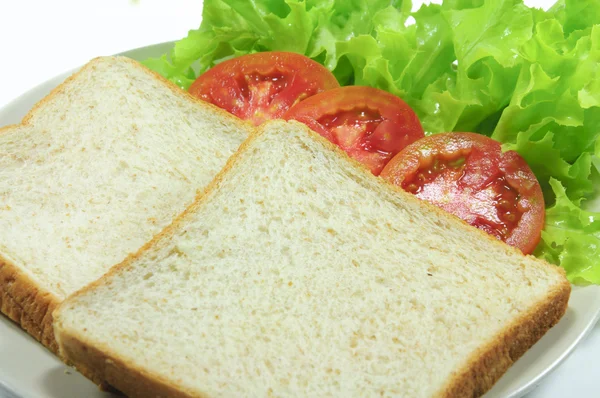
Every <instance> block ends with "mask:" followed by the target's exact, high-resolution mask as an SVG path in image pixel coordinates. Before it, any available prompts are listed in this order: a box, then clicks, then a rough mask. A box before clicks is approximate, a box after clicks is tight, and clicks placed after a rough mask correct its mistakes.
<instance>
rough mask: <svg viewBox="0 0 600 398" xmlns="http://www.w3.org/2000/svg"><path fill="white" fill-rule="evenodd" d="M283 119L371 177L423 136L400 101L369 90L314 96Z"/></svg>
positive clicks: (355, 88)
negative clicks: (310, 132) (307, 129)
mask: <svg viewBox="0 0 600 398" xmlns="http://www.w3.org/2000/svg"><path fill="white" fill-rule="evenodd" d="M283 117H284V118H285V119H287V120H291V119H294V120H298V121H300V122H302V123H304V124H306V125H307V126H308V127H310V128H311V129H312V130H314V131H315V132H317V133H319V134H320V135H322V136H323V137H325V138H327V139H328V140H329V141H331V142H333V143H334V144H336V145H337V146H339V147H340V148H341V149H343V150H344V151H345V152H346V153H347V154H348V155H349V156H350V157H352V158H354V159H356V160H358V161H359V162H361V163H363V164H364V165H365V166H367V167H368V168H369V169H370V170H371V172H372V173H373V174H375V175H379V173H380V172H381V170H382V169H383V167H384V166H385V165H386V163H387V162H388V161H389V160H390V159H391V158H392V157H393V156H394V155H395V154H396V153H398V152H399V151H400V150H402V149H403V148H404V147H405V146H406V145H408V144H410V143H412V142H414V141H416V140H417V139H419V138H421V137H423V136H424V133H423V128H422V127H421V124H420V122H419V119H418V118H417V116H416V114H415V113H414V112H413V111H412V109H411V108H410V107H409V106H408V105H407V104H406V103H405V102H404V101H402V100H401V99H400V98H398V97H396V96H394V95H392V94H390V93H387V92H385V91H383V90H379V89H375V88H371V87H361V86H348V87H341V88H338V89H334V90H329V91H326V92H323V93H320V94H317V95H315V96H313V97H311V98H308V99H306V100H304V101H303V102H301V103H299V104H298V105H295V106H294V107H292V108H290V110H289V111H288V112H286V114H285V115H284V116H283Z"/></svg>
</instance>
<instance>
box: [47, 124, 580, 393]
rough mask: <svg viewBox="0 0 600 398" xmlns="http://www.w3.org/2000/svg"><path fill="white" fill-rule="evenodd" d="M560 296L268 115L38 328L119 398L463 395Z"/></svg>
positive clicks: (523, 346) (514, 352) (504, 256)
mask: <svg viewBox="0 0 600 398" xmlns="http://www.w3.org/2000/svg"><path fill="white" fill-rule="evenodd" d="M569 295H570V284H569V283H568V281H567V280H566V278H565V275H564V272H563V271H562V270H560V269H559V268H557V267H555V266H552V265H549V264H547V263H545V262H543V261H540V260H537V259H535V258H534V257H530V256H523V255H522V254H521V253H520V252H519V251H518V250H515V249H513V248H511V247H509V246H507V245H505V244H503V243H501V242H499V241H497V240H495V239H493V238H490V237H489V236H488V235H486V234H485V233H483V232H481V231H479V230H478V229H475V228H473V227H471V226H468V225H467V224H465V223H463V222H462V221H460V220H459V219H457V218H455V217H454V216H451V215H448V214H446V213H444V212H442V211H441V210H439V209H437V208H435V207H433V206H431V205H429V204H426V203H424V202H421V201H419V200H418V199H416V198H415V197H413V196H412V195H410V194H407V193H405V192H403V191H401V190H399V189H398V188H396V187H394V186H392V185H390V184H388V183H386V182H385V181H384V180H383V179H380V178H377V177H374V176H372V174H371V173H370V172H368V170H366V169H365V168H364V167H362V166H359V165H358V164H357V163H355V162H354V161H352V160H350V159H349V158H348V157H347V156H346V155H345V153H343V152H341V151H340V150H339V149H337V147H335V146H333V145H332V144H330V143H329V142H328V141H326V140H325V139H323V138H321V137H320V136H318V135H316V134H315V133H312V132H311V131H310V130H308V129H307V128H306V127H304V126H303V125H301V124H298V123H296V122H289V123H286V122H282V121H273V122H269V123H267V124H265V125H263V127H262V128H261V130H260V131H258V132H257V133H255V134H254V135H252V136H251V138H249V139H248V140H247V141H246V142H245V143H244V144H243V145H242V147H241V149H240V150H239V151H238V152H237V153H236V154H235V155H234V156H232V158H231V159H230V160H229V162H228V164H227V166H226V167H225V169H224V170H223V171H222V172H221V173H220V174H219V175H218V176H217V177H216V179H215V180H214V181H213V182H212V183H211V185H210V186H209V187H208V189H207V191H206V192H205V194H204V195H202V196H199V198H198V199H197V201H196V202H195V203H194V204H193V205H192V206H190V208H188V209H187V210H186V211H185V212H184V213H183V214H182V215H181V216H180V217H178V218H177V219H176V220H175V222H174V223H173V224H172V225H171V226H169V227H168V228H166V229H165V230H164V231H163V232H162V233H161V234H160V235H158V236H157V237H155V238H154V239H153V241H151V242H149V243H148V244H147V245H146V246H145V247H144V248H142V249H141V250H140V251H139V252H138V253H137V254H136V255H134V256H131V257H129V258H128V259H127V260H126V261H124V262H123V263H122V264H120V265H119V266H117V267H114V268H113V269H112V270H111V271H110V272H109V273H108V274H107V275H106V276H105V277H103V278H102V279H100V280H99V281H96V282H94V283H93V284H91V285H90V286H88V287H86V288H84V289H83V290H82V291H80V292H78V293H76V294H75V295H73V296H71V297H70V298H69V299H68V300H66V301H65V302H64V303H63V304H62V305H61V306H60V307H59V308H58V309H57V310H56V311H55V313H54V320H55V322H54V328H55V335H56V338H57V341H58V344H59V347H60V351H61V353H62V354H63V355H64V356H65V357H66V358H68V359H69V360H70V361H71V362H72V363H74V364H75V365H76V366H77V368H78V369H80V370H83V371H84V373H86V374H87V375H88V376H89V377H90V378H91V379H92V380H94V381H95V382H102V381H106V382H108V383H109V384H110V385H112V386H114V387H116V388H117V389H119V390H121V391H122V392H124V393H125V394H126V395H128V396H130V397H201V396H202V397H213V396H215V397H216V396H229V397H243V396H260V397H266V396H278V397H281V396H304V397H316V396H319V397H320V396H339V397H350V396H361V397H362V396H410V397H431V396H465V397H471V396H479V395H481V394H483V393H484V392H485V391H486V390H488V389H489V388H490V387H491V386H492V385H493V384H494V382H495V381H496V380H497V379H498V378H499V377H500V376H501V375H502V374H503V373H504V372H505V371H506V370H507V368H508V367H509V366H510V365H511V364H512V363H513V362H514V361H515V360H516V359H517V358H518V357H520V356H521V355H522V354H523V353H524V352H525V351H526V350H527V349H528V348H529V347H530V346H531V345H532V344H533V343H535V342H536V341H537V340H538V339H539V338H540V337H541V336H542V335H543V334H544V333H545V332H546V331H547V330H548V329H549V328H550V327H551V326H553V325H554V324H555V323H556V322H558V320H559V319H560V318H561V316H562V315H563V314H564V312H565V310H566V307H567V302H568V299H569Z"/></svg>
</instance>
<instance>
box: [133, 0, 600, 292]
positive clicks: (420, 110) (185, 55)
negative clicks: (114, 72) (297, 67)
mask: <svg viewBox="0 0 600 398" xmlns="http://www.w3.org/2000/svg"><path fill="white" fill-rule="evenodd" d="M268 50H283V51H294V52H298V53H302V54H305V55H307V56H309V57H311V58H313V59H315V60H316V61H318V62H320V63H322V64H323V65H325V66H326V67H327V68H328V69H330V70H331V71H332V72H333V73H334V75H335V76H336V78H337V79H338V80H339V82H340V83H341V84H342V85H347V84H360V85H369V86H374V87H378V88H381V89H384V90H387V91H389V92H391V93H393V94H395V95H398V96H399V97H401V98H403V99H404V100H405V101H406V102H407V103H409V104H410V105H411V106H412V107H413V109H414V110H415V111H416V112H417V114H418V115H419V118H420V120H421V123H422V124H423V127H424V129H425V131H426V133H427V134H436V133H439V132H444V131H474V132H478V133H481V134H486V135H489V136H491V137H493V138H494V139H496V140H498V141H500V142H501V143H502V144H503V148H504V149H505V150H515V151H517V152H519V153H520V154H521V155H522V156H523V157H524V158H525V159H526V160H527V162H528V164H529V165H530V167H531V168H532V170H533V171H534V173H535V174H536V176H537V178H538V180H539V181H540V184H541V185H542V189H543V191H544V198H545V200H546V203H547V222H546V226H545V229H544V231H543V236H542V241H541V243H540V245H539V247H538V248H537V250H536V254H537V255H538V256H540V257H542V258H545V259H547V260H549V261H551V262H553V263H555V264H559V265H560V266H562V267H563V268H565V269H566V270H567V275H568V277H569V279H570V280H571V281H573V282H575V283H596V284H600V260H598V259H599V258H600V256H599V254H600V253H598V252H597V251H598V250H600V249H597V248H598V247H600V246H599V245H598V242H597V240H598V239H599V236H600V235H599V232H598V221H597V220H598V213H593V212H591V211H589V210H586V209H584V206H587V205H589V204H590V203H592V202H594V203H600V200H597V199H599V198H600V189H599V186H600V185H599V184H600V183H599V182H598V181H595V182H593V181H592V177H593V176H594V175H596V176H600V173H599V171H600V1H598V0H558V1H557V2H556V4H555V5H554V6H553V7H551V8H550V9H549V10H547V11H544V10H541V9H535V8H529V7H527V6H526V5H525V4H524V3H523V1H522V0H485V1H484V0H444V1H443V2H442V4H440V5H437V4H431V5H424V6H421V7H420V8H419V9H418V10H416V11H412V2H411V1H410V0H350V1H348V0H253V1H250V2H249V1H242V0H205V1H204V9H203V14H202V23H201V25H200V27H199V28H198V29H195V30H191V31H189V34H188V36H187V37H185V38H183V39H181V40H179V41H178V42H176V43H175V45H174V48H173V50H172V51H171V52H170V53H169V54H165V55H164V56H163V57H161V58H157V59H148V60H146V61H145V62H144V63H145V64H146V65H147V66H148V67H150V68H151V69H154V70H156V71H157V72H159V73H160V74H162V75H163V76H165V77H166V78H168V79H170V80H171V81H173V82H175V83H176V84H178V85H179V86H180V87H182V88H183V89H187V88H188V87H189V86H190V84H191V83H192V82H193V81H194V79H195V78H196V77H197V76H198V75H199V74H201V73H203V72H204V71H206V70H207V69H208V68H211V67H212V66H214V65H215V64H217V63H219V62H221V61H223V60H225V59H228V58H231V57H235V56H239V55H243V54H249V53H253V52H259V51H268ZM598 179H599V180H600V177H598ZM598 207H599V208H600V205H599V206H598Z"/></svg>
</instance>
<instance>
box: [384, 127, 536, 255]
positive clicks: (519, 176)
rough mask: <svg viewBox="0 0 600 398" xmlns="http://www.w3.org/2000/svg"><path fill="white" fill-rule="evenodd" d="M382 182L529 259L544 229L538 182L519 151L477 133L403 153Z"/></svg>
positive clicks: (445, 137) (442, 137) (432, 139)
mask: <svg viewBox="0 0 600 398" xmlns="http://www.w3.org/2000/svg"><path fill="white" fill-rule="evenodd" d="M381 177H383V178H385V179H386V180H388V181H390V182H392V183H393V184H396V185H398V186H400V187H402V188H403V189H404V190H405V191H408V192H411V193H413V194H414V195H416V196H417V197H418V198H420V199H423V200H426V201H428V202H431V203H433V204H435V205H437V206H439V207H441V208H442V209H444V210H446V211H448V212H450V213H452V214H454V215H456V216H458V217H460V218H462V219H463V220H465V221H466V222H467V223H469V224H471V225H473V226H475V227H477V228H479V229H482V230H484V231H486V232H488V233H489V234H491V235H493V236H495V237H497V238H498V239H500V240H503V241H504V242H506V243H508V244H509V245H511V246H515V247H518V248H519V249H521V251H522V252H523V253H525V254H529V253H531V252H532V251H533V250H534V249H535V247H536V245H537V244H538V242H539V240H540V237H541V230H542V228H543V227H544V218H545V212H544V197H543V195H542V189H541V187H540V184H539V182H538V181H537V179H536V178H535V175H534V174H533V172H532V171H531V169H530V168H529V166H528V165H527V163H526V162H525V160H524V159H523V158H522V157H521V156H520V155H519V154H518V153H516V152H514V151H507V152H504V153H503V152H502V149H501V146H500V143H499V142H497V141H495V140H493V139H491V138H488V137H486V136H483V135H480V134H475V133H444V134H436V135H432V136H429V137H426V138H423V139H421V140H419V141H417V142H415V143H413V144H412V145H409V146H407V147H406V148H404V150H402V151H401V152H400V153H398V154H397V155H396V156H395V157H394V158H393V159H392V160H391V161H390V162H389V163H388V165H387V166H386V167H385V169H384V170H383V171H382V172H381Z"/></svg>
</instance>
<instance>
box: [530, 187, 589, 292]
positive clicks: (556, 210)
mask: <svg viewBox="0 0 600 398" xmlns="http://www.w3.org/2000/svg"><path fill="white" fill-rule="evenodd" d="M550 186H551V187H552V190H553V191H554V193H555V195H556V203H555V204H554V205H553V206H552V207H550V208H548V209H547V210H546V227H545V228H544V230H543V231H542V242H541V243H540V244H539V245H538V247H537V248H536V252H535V254H536V255H537V256H539V257H542V258H544V259H546V260H548V261H550V262H552V263H555V264H560V265H561V266H562V267H563V268H564V269H565V270H566V271H567V277H568V278H569V280H570V281H571V282H573V283H576V284H589V283H593V284H600V213H599V212H592V211H586V210H583V209H582V208H581V206H579V205H578V204H577V203H575V202H573V201H572V200H570V199H569V198H568V196H567V194H566V191H565V188H564V187H563V186H562V184H561V183H560V182H559V181H558V180H555V179H551V180H550Z"/></svg>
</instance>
